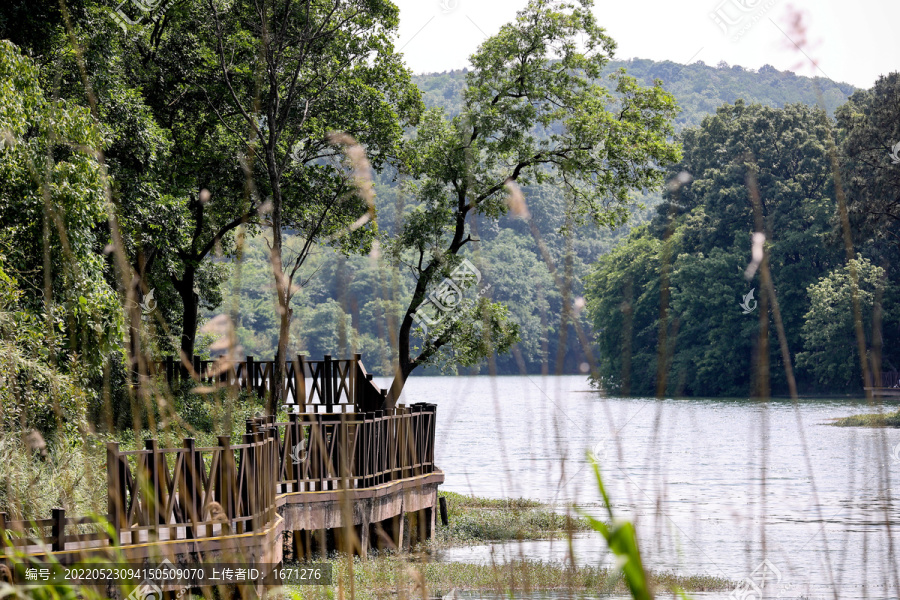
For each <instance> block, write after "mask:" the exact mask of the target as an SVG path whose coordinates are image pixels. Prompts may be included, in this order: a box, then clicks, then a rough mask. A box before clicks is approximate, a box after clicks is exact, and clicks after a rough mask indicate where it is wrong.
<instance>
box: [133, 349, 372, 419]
mask: <svg viewBox="0 0 900 600" xmlns="http://www.w3.org/2000/svg"><path fill="white" fill-rule="evenodd" d="M274 364H275V361H274V360H256V359H255V358H254V357H253V356H252V355H248V356H247V357H246V358H245V359H244V360H242V361H234V362H232V363H230V364H227V365H222V364H221V363H220V362H219V359H210V360H201V359H200V357H198V356H194V357H192V359H191V360H190V361H185V362H182V361H181V360H180V359H176V358H175V357H172V356H166V357H165V358H164V359H163V360H158V361H152V362H151V363H150V367H149V370H150V372H149V374H150V375H151V376H162V377H164V378H165V380H166V382H167V383H168V384H169V385H172V384H174V383H175V382H177V381H180V380H188V379H191V380H193V381H196V382H198V383H204V384H207V385H212V386H214V387H232V388H240V389H245V390H252V391H254V392H256V393H257V394H259V395H260V396H263V397H265V398H266V399H270V398H271V396H272V394H273V393H274V389H275V387H276V386H275V385H274V383H275V381H274V371H275V369H274V368H273V366H274ZM213 367H215V368H213ZM301 374H302V376H301ZM284 378H285V380H284V382H283V383H284V385H283V386H282V390H283V393H284V395H283V396H282V398H280V399H279V400H280V402H281V404H286V405H288V406H300V407H302V408H303V411H304V412H305V411H306V410H307V407H320V408H322V409H323V410H322V412H326V413H333V412H343V409H344V408H345V407H349V406H352V407H353V410H354V411H355V412H365V411H369V410H378V409H380V408H382V407H384V406H386V404H387V390H382V389H380V388H379V387H378V386H377V385H376V384H375V382H374V381H373V377H372V375H371V374H369V373H368V372H367V371H366V368H365V365H363V362H362V356H361V355H360V354H355V355H354V356H353V358H347V359H333V358H332V357H331V356H329V355H327V354H326V355H325V356H324V357H323V358H322V360H310V359H308V358H307V357H305V356H304V355H302V354H298V355H297V356H295V357H293V358H291V359H287V360H285V363H284ZM307 380H311V382H312V383H311V385H309V386H307ZM301 400H302V401H301ZM336 409H337V411H336Z"/></svg>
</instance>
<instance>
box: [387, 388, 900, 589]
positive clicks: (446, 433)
mask: <svg viewBox="0 0 900 600" xmlns="http://www.w3.org/2000/svg"><path fill="white" fill-rule="evenodd" d="M386 383H387V382H385V381H379V384H380V385H386ZM404 401H405V402H407V403H412V402H420V401H425V402H431V403H435V404H437V405H438V411H437V414H438V422H437V443H436V461H437V465H438V466H439V467H440V468H441V469H443V471H444V472H445V473H446V483H445V484H444V486H443V489H446V490H450V491H454V492H459V493H464V494H475V495H478V496H488V497H495V498H503V497H526V498H535V499H539V500H543V501H546V502H550V503H553V504H554V505H556V506H557V507H558V509H559V510H565V508H566V507H567V506H570V505H573V504H577V505H578V506H580V507H583V508H584V509H586V510H588V511H590V512H591V513H592V514H595V515H598V516H605V513H604V512H603V511H602V510H601V508H602V507H601V505H600V504H599V501H600V496H599V493H598V491H597V486H596V483H595V481H594V478H593V474H592V473H591V471H590V468H589V466H588V462H587V458H586V451H587V450H589V449H592V450H593V452H594V453H595V454H596V455H597V456H598V457H599V458H600V461H601V465H602V470H603V473H604V480H605V484H606V486H607V490H608V492H609V494H610V497H611V499H612V503H613V507H614V510H615V514H616V516H617V517H625V518H628V519H631V520H633V521H635V523H636V525H637V530H638V539H639V542H640V544H641V548H642V552H643V555H644V561H645V564H646V565H647V566H648V567H649V568H651V569H654V570H658V571H675V572H677V573H680V574H707V575H718V576H722V577H727V578H729V579H732V580H734V581H743V582H744V584H745V585H746V586H747V589H742V590H739V591H738V593H736V594H735V595H734V596H731V597H732V598H758V597H759V596H758V595H746V594H747V590H750V589H752V585H751V582H753V583H754V584H755V585H757V586H758V585H759V583H760V579H761V578H762V580H763V582H764V583H765V585H764V588H763V590H762V591H763V592H764V594H765V596H766V597H771V598H775V597H781V598H799V597H806V598H825V597H828V598H834V597H840V598H891V597H893V598H896V597H898V589H900V585H898V582H897V578H898V571H900V569H898V567H897V565H898V560H897V552H898V551H900V534H898V529H900V511H898V502H897V500H896V497H897V496H900V490H895V488H896V486H897V484H895V483H893V482H894V481H895V480H898V479H900V430H894V429H862V428H839V427H833V426H829V425H828V422H829V420H830V419H833V418H836V417H843V416H848V415H853V414H858V413H863V412H874V411H875V410H874V408H873V407H869V406H868V405H867V404H866V402H865V400H850V399H804V400H801V401H800V402H799V403H798V406H797V407H796V408H795V406H794V405H793V403H792V402H791V401H790V400H774V401H772V402H770V403H768V405H765V404H761V403H759V402H757V401H753V400H748V399H666V400H657V399H642V398H603V397H601V395H600V394H598V393H597V392H595V391H591V389H590V387H589V385H588V383H587V381H586V379H585V378H583V377H577V376H572V377H540V376H532V377H495V378H488V377H413V378H411V379H410V381H409V382H408V383H407V385H406V389H405V390H404ZM574 551H575V559H576V560H577V561H578V562H579V563H591V564H597V563H609V562H610V557H609V556H608V554H607V552H606V549H605V543H604V542H603V541H602V540H601V538H600V537H599V534H597V535H593V534H590V535H580V536H579V537H578V538H576V540H575V543H574ZM567 552H568V545H567V543H565V542H564V541H560V540H557V541H549V540H547V541H536V542H523V543H505V544H494V545H486V546H476V547H472V548H454V549H452V550H449V551H446V552H444V553H442V555H441V556H440V559H441V560H456V561H469V562H483V561H490V560H503V559H504V558H505V557H522V556H524V557H527V558H532V559H542V560H563V559H565V558H566V556H567ZM757 591H758V590H757ZM728 595H729V593H728V592H726V593H724V594H716V595H707V594H702V595H700V594H698V595H696V596H703V597H723V598H724V597H728Z"/></svg>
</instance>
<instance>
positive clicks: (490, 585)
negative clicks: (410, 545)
mask: <svg viewBox="0 0 900 600" xmlns="http://www.w3.org/2000/svg"><path fill="white" fill-rule="evenodd" d="M322 562H328V563H330V564H331V565H332V573H333V577H334V580H333V581H334V583H333V585H332V586H331V587H328V586H322V587H316V588H311V587H309V586H285V587H284V588H282V590H283V593H282V594H281V595H280V597H282V598H303V599H304V600H313V599H319V598H323V599H324V598H334V597H340V593H341V591H343V594H344V595H346V594H348V592H349V590H350V589H351V585H352V588H353V590H354V594H355V596H354V597H355V598H358V599H360V600H369V599H375V598H382V597H385V596H387V595H390V596H396V597H397V598H404V597H408V598H442V597H446V596H447V595H451V597H452V596H453V593H454V592H456V593H460V592H463V593H465V592H488V593H494V594H497V596H498V597H501V596H507V597H509V595H510V593H511V592H514V591H515V592H526V593H527V592H535V591H566V592H586V591H587V592H591V593H592V594H596V595H598V596H599V595H608V594H623V595H625V594H628V593H629V592H628V587H627V586H626V584H625V580H624V577H623V575H622V572H621V571H620V570H618V569H615V568H611V569H610V568H604V567H599V566H577V567H572V566H571V565H567V564H562V563H559V562H547V561H539V560H514V561H510V562H507V563H498V564H475V563H463V562H422V561H421V560H416V557H415V555H395V554H381V555H378V556H375V557H372V558H369V559H368V560H365V561H364V560H361V559H359V558H355V559H353V560H352V561H348V560H347V558H346V557H333V558H329V559H327V560H325V561H319V563H320V564H321V563H322ZM351 565H352V568H351ZM648 577H649V580H650V584H651V586H652V587H653V588H655V590H656V592H657V593H658V594H659V593H663V592H674V591H675V590H676V589H680V590H682V591H684V592H687V593H691V592H709V591H719V590H726V589H731V588H733V587H734V586H735V585H736V583H735V582H732V581H729V580H727V579H724V578H721V577H711V576H706V575H690V576H681V575H676V574H674V573H670V572H648ZM351 582H352V583H351ZM274 595H275V596H276V597H278V594H277V593H276V594H274ZM270 597H271V595H270Z"/></svg>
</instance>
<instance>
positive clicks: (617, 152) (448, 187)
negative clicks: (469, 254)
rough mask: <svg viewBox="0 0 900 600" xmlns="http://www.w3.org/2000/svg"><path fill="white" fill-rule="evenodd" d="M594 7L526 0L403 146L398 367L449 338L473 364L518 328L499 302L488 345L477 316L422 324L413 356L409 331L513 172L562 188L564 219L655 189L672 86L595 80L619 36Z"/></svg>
mask: <svg viewBox="0 0 900 600" xmlns="http://www.w3.org/2000/svg"><path fill="white" fill-rule="evenodd" d="M591 8H592V2H590V1H589V0H581V1H580V2H575V3H572V2H557V1H550V0H532V1H531V2H529V3H528V5H527V6H526V7H525V9H523V10H522V11H521V12H520V13H519V14H518V16H517V18H516V20H515V21H514V22H512V23H510V24H508V25H505V26H504V27H503V28H501V30H500V32H499V33H498V34H496V35H495V36H492V37H491V38H489V39H488V40H486V41H485V42H484V43H483V44H482V45H481V47H480V48H479V49H478V51H477V52H476V53H475V54H474V55H473V56H472V57H471V62H472V64H473V65H474V67H475V70H474V71H471V72H469V73H468V75H467V76H466V88H465V90H464V92H463V99H464V102H463V106H462V111H461V113H460V114H459V115H456V116H454V117H452V118H447V117H446V116H445V115H444V113H443V112H442V111H428V112H426V113H425V115H424V116H423V118H422V119H421V121H420V125H419V128H418V130H417V131H416V134H415V136H414V137H413V138H412V139H411V140H410V141H409V143H408V144H407V145H406V149H405V157H406V158H407V160H406V164H407V167H408V170H409V174H410V175H411V176H412V178H413V183H411V184H409V185H408V187H407V190H409V191H410V192H411V193H412V194H414V195H415V198H416V200H417V205H416V206H415V207H414V208H412V209H410V210H408V212H407V213H406V214H405V215H404V223H403V226H402V229H401V231H402V233H401V235H400V236H399V237H398V238H397V239H394V240H385V241H386V244H387V246H388V247H389V249H390V252H391V255H392V256H393V257H394V258H395V260H397V261H403V262H404V263H406V264H407V265H410V267H411V270H412V272H413V273H414V275H415V276H416V278H417V280H418V281H417V285H416V290H415V292H414V293H413V297H412V301H411V304H410V306H409V309H408V310H407V314H406V316H405V318H404V321H403V325H402V326H401V330H400V338H401V339H400V362H401V370H402V371H403V372H404V373H408V372H409V371H410V370H411V369H412V368H414V367H415V366H416V365H419V364H425V363H426V362H427V361H432V360H437V358H436V357H437V356H438V351H440V352H443V353H445V355H446V353H447V352H450V351H446V350H443V348H445V347H450V346H453V347H455V348H457V349H456V350H454V351H453V358H454V360H459V361H465V362H464V363H463V364H469V363H470V362H472V361H476V359H477V357H478V356H479V355H481V357H482V358H483V357H485V356H487V355H488V354H489V353H490V352H492V351H502V350H504V349H505V348H507V347H508V346H509V340H511V339H512V337H510V334H509V332H512V331H513V329H512V327H510V326H506V327H503V326H501V324H502V321H503V320H505V319H506V318H507V317H506V315H505V314H504V313H503V312H501V311H500V310H499V307H496V308H491V309H490V310H486V313H487V314H489V315H491V316H490V318H488V319H485V320H484V322H485V323H490V325H485V326H483V327H482V328H481V332H480V333H481V334H483V336H484V338H485V339H487V338H488V336H494V335H497V336H498V337H497V338H496V339H495V340H494V343H493V346H492V345H491V344H481V343H478V342H477V336H475V335H472V334H471V333H470V332H469V330H468V329H467V327H475V326H476V323H477V322H478V319H477V318H476V316H475V315H474V314H473V315H472V317H471V320H470V321H466V323H467V325H465V326H463V325H458V326H457V328H456V329H453V328H447V329H446V330H442V331H441V333H440V335H439V336H438V337H437V339H434V338H433V337H432V336H433V332H432V331H429V337H432V339H431V340H430V341H427V342H426V343H425V344H424V345H423V348H421V354H419V356H418V357H415V356H410V355H408V351H409V350H411V348H410V346H409V341H408V339H406V338H407V337H408V336H409V332H410V330H411V328H412V321H413V313H414V311H415V310H416V307H417V306H419V305H420V304H421V303H422V302H423V301H424V300H425V298H426V296H427V295H428V293H429V292H430V290H431V289H432V288H433V287H434V286H436V285H438V282H439V281H440V279H441V276H442V274H444V266H445V265H447V264H453V257H454V256H457V255H460V254H462V252H463V251H464V248H465V246H466V245H467V244H468V243H469V242H471V241H472V240H473V238H474V236H473V235H472V233H471V230H470V225H469V219H470V215H472V214H477V215H480V216H481V217H484V218H485V219H486V220H488V222H490V221H493V220H496V219H499V218H500V217H502V216H503V215H505V214H506V211H507V204H506V199H507V198H506V196H507V189H508V187H507V184H508V182H510V181H511V182H517V183H518V184H519V185H520V186H522V185H531V184H535V185H537V184H545V185H550V186H558V187H560V188H561V189H563V190H565V195H566V197H567V200H568V201H569V202H568V206H567V207H566V208H565V209H564V210H565V211H566V213H567V216H568V218H567V219H566V222H567V223H568V224H569V225H570V226H571V225H572V224H576V225H577V224H580V223H581V222H583V221H591V222H593V223H594V224H597V225H602V226H615V225H619V224H621V223H622V222H624V220H625V219H626V217H627V215H628V207H629V206H630V205H631V204H632V202H633V201H632V197H631V194H630V191H631V190H633V189H634V188H641V189H650V188H653V187H658V186H659V185H660V184H661V182H662V173H663V171H662V169H661V165H665V164H667V163H670V162H672V161H675V160H678V159H679V157H680V154H679V152H678V146H677V144H675V143H673V142H672V141H671V140H670V139H669V138H670V136H671V134H672V128H671V121H672V119H673V118H674V115H675V112H676V107H675V102H674V100H673V99H672V97H671V96H670V95H669V94H667V93H666V92H665V91H663V89H662V88H661V87H660V86H658V85H657V86H653V87H650V88H644V87H641V86H639V85H638V84H637V83H636V82H635V80H634V79H631V78H629V77H627V76H626V75H625V74H624V73H621V72H620V73H616V74H614V75H613V78H614V79H615V81H616V88H615V91H614V92H610V91H608V90H607V89H606V88H605V87H603V86H602V85H600V84H599V83H598V82H597V81H596V80H597V78H599V77H600V75H601V71H602V70H603V67H604V66H605V65H606V64H607V63H608V61H609V59H610V57H611V55H612V52H613V50H614V48H615V44H614V42H613V41H612V39H611V38H609V37H608V36H607V35H606V34H605V32H604V31H603V29H602V28H600V27H599V25H598V24H597V22H596V20H595V17H594V16H593V13H592V11H591ZM486 306H490V304H488V305H486ZM482 308H483V309H485V308H486V307H482ZM460 321H462V319H460ZM432 349H437V350H438V351H432ZM485 353H488V354H485Z"/></svg>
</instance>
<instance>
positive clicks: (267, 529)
mask: <svg viewBox="0 0 900 600" xmlns="http://www.w3.org/2000/svg"><path fill="white" fill-rule="evenodd" d="M170 364H171V363H170V362H168V361H164V362H163V363H162V365H163V366H164V368H165V369H169V365H170ZM247 364H248V363H243V364H242V365H240V366H239V368H238V369H235V371H236V373H234V374H233V375H231V376H229V375H227V374H226V375H225V376H222V374H216V376H215V379H216V381H217V382H218V383H219V384H221V385H240V386H242V387H245V386H246V387H251V388H252V389H256V390H260V388H259V387H258V386H259V385H265V383H264V382H265V381H266V377H265V372H266V366H265V364H264V363H254V362H250V366H249V367H248V366H247ZM300 364H301V365H303V368H307V369H308V370H307V374H312V377H311V379H312V380H313V383H312V385H311V386H310V388H311V389H310V390H309V393H307V386H306V382H305V381H304V382H302V383H301V382H300V379H301V378H298V380H297V381H295V385H294V387H293V391H294V392H299V393H297V395H296V397H297V398H300V399H302V403H300V404H298V408H300V407H302V408H303V409H304V410H303V411H302V412H297V413H294V414H290V417H289V420H288V421H287V422H282V423H279V422H275V418H274V417H260V418H256V419H252V420H249V421H247V424H246V433H245V434H244V435H243V439H242V440H241V443H240V444H232V443H231V438H230V437H229V436H221V437H219V438H218V445H217V446H212V447H198V446H196V445H195V441H194V440H193V439H191V438H189V439H185V440H184V442H183V444H182V446H181V447H180V448H160V447H159V445H158V443H157V441H156V440H154V439H148V440H146V442H145V447H144V449H143V450H133V451H121V450H120V447H119V444H118V443H115V442H113V443H109V444H108V445H107V505H108V513H107V514H105V515H99V516H87V517H85V516H69V515H67V514H66V512H65V511H64V510H63V509H55V510H54V511H53V514H52V515H51V516H50V518H47V519H42V520H38V521H34V522H24V521H9V520H7V518H6V515H5V514H3V513H0V539H2V538H3V537H7V538H8V547H7V548H6V549H5V552H6V555H5V556H6V558H5V560H6V561H7V562H9V561H11V560H13V557H14V555H20V558H21V556H23V555H27V556H30V557H37V558H44V559H52V560H55V561H58V562H60V563H62V564H74V563H77V562H84V561H85V560H87V559H97V558H106V559H108V560H110V561H113V562H114V561H115V560H116V559H115V558H113V557H118V560H119V561H121V560H122V559H123V558H124V559H125V560H127V561H129V562H134V563H143V564H148V563H151V564H152V563H153V561H158V560H161V559H163V558H167V559H169V560H171V561H172V562H173V563H176V564H178V563H179V562H181V563H184V562H191V561H193V562H198V560H197V558H198V557H200V558H201V559H202V560H205V561H207V562H209V561H215V560H217V559H219V558H223V557H225V556H226V555H227V556H232V557H234V556H238V557H239V558H240V560H231V561H230V562H243V561H249V562H254V563H257V564H266V565H272V566H274V565H277V564H280V563H281V562H282V559H283V544H282V539H283V536H284V534H285V533H286V532H291V533H292V538H293V552H294V554H295V556H296V557H298V558H305V557H310V556H312V555H313V554H314V553H315V552H316V551H321V550H329V549H335V548H336V549H342V550H345V551H348V552H354V553H357V554H361V555H363V556H365V555H366V553H367V552H368V550H369V549H370V548H373V547H403V546H404V545H406V544H410V543H415V542H416V541H418V540H421V539H426V538H429V537H430V536H431V535H432V533H433V531H434V526H435V508H436V506H437V489H438V485H440V484H441V483H442V482H443V480H444V476H443V473H442V472H441V471H440V470H439V469H437V468H436V467H435V464H434V442H435V415H436V412H435V409H436V407H435V405H433V404H426V403H416V404H412V405H408V406H406V405H399V406H397V407H395V408H384V409H379V410H362V409H364V408H370V407H373V406H379V407H380V406H382V402H383V398H384V393H383V392H382V390H380V389H378V388H377V386H375V384H374V383H373V382H372V378H371V376H367V374H366V372H365V369H364V367H363V365H362V362H361V361H360V360H359V357H358V356H357V357H356V358H355V359H353V360H347V361H331V360H330V359H329V358H328V357H326V359H325V360H323V361H316V362H313V361H304V362H302V363H300ZM203 369H204V365H203V364H202V363H201V364H200V366H199V368H198V369H195V377H196V378H197V379H202V378H203V373H204V371H203ZM244 369H246V370H244ZM241 371H243V373H244V374H245V375H246V374H247V373H250V374H251V376H250V377H247V378H242V377H241ZM166 372H167V375H168V374H172V373H173V371H172V370H168V371H166ZM254 372H255V373H256V374H257V375H258V374H260V373H262V375H263V376H262V377H261V378H256V379H254V375H252V374H253V373H254ZM198 375H199V376H198ZM291 376H293V373H291ZM173 377H174V375H173ZM209 379H211V378H210V377H207V380H209ZM261 382H263V383H262V384H261ZM267 389H271V388H270V387H269V388H265V387H264V388H262V390H261V391H262V392H263V393H265V392H266V391H267ZM0 560H2V559H0Z"/></svg>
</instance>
